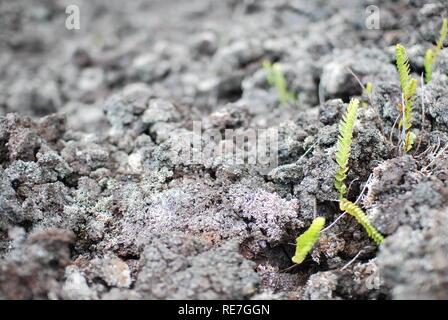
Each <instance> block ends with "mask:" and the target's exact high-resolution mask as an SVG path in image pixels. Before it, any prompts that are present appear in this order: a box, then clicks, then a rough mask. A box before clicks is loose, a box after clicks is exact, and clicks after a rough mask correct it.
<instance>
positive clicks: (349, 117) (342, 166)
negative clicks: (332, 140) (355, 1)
mask: <svg viewBox="0 0 448 320" xmlns="http://www.w3.org/2000/svg"><path fill="white" fill-rule="evenodd" d="M358 107H359V100H357V99H352V100H351V101H350V103H349V105H348V107H347V111H346V113H345V114H344V116H343V117H342V119H341V122H340V123H339V138H338V143H337V151H336V161H337V163H338V164H339V168H338V170H337V172H336V175H335V177H334V187H335V188H336V190H338V192H339V201H340V204H339V207H340V209H341V210H342V211H347V212H348V213H349V214H351V215H352V216H354V217H355V218H356V220H357V221H358V222H359V223H360V224H361V225H362V226H363V227H364V229H366V231H367V233H368V235H369V236H370V237H371V238H372V239H373V240H374V241H375V242H376V243H377V244H380V243H381V242H382V241H383V240H384V238H383V236H382V235H381V234H380V233H379V232H378V231H377V230H376V229H375V227H374V226H373V225H372V224H371V223H370V222H369V220H368V218H367V216H366V214H365V213H364V212H363V211H362V210H361V208H360V207H358V206H357V205H356V204H354V203H352V202H351V201H349V200H347V199H346V198H345V194H346V193H347V186H346V185H345V179H346V178H347V172H348V170H349V167H348V160H349V158H350V150H351V143H352V138H353V127H354V125H355V121H356V115H357V112H358Z"/></svg>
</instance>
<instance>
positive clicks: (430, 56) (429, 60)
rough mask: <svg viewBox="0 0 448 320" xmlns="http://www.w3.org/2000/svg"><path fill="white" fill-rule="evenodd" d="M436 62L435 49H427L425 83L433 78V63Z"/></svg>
mask: <svg viewBox="0 0 448 320" xmlns="http://www.w3.org/2000/svg"><path fill="white" fill-rule="evenodd" d="M434 62H435V56H434V51H432V50H431V49H428V50H426V55H425V83H428V82H429V81H431V78H432V65H433V64H434Z"/></svg>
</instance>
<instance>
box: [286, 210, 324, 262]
mask: <svg viewBox="0 0 448 320" xmlns="http://www.w3.org/2000/svg"><path fill="white" fill-rule="evenodd" d="M324 225H325V218H324V217H317V218H316V219H314V220H313V222H312V223H311V225H310V227H309V228H308V230H306V231H305V232H304V233H302V234H301V235H300V236H299V237H298V238H297V239H296V243H297V246H296V254H295V255H294V257H292V262H294V263H296V264H301V263H302V262H303V261H304V260H305V258H306V256H307V255H308V252H310V251H311V249H312V248H313V246H314V244H315V243H316V241H317V239H319V235H320V231H321V230H322V228H323V227H324Z"/></svg>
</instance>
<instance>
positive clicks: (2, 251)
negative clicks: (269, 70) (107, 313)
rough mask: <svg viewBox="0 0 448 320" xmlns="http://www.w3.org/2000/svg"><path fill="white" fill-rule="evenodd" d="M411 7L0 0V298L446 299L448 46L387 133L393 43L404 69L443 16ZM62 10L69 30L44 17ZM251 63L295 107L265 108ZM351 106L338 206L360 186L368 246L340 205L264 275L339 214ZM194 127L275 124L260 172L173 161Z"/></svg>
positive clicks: (266, 93) (59, 15)
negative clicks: (280, 79)
mask: <svg viewBox="0 0 448 320" xmlns="http://www.w3.org/2000/svg"><path fill="white" fill-rule="evenodd" d="M430 2H431V3H429V1H422V0H401V1H386V0H377V1H374V0H369V1H364V0H361V1H360V0H333V1H320V0H315V1H307V0H296V1H293V0H291V1H283V0H277V1H272V0H260V1H255V0H240V1H238V0H219V1H218V0H216V1H206V0H191V1H181V0H170V1H162V0H159V1H157V0H153V1H143V0H132V1H126V2H123V1H119V0H114V1H111V0H96V1H80V0H78V1H75V0H67V1H65V0H40V1H33V2H31V3H30V2H29V1H26V0H1V1H0V298H1V299H403V298H404V299H407V298H413V299H431V298H433V299H434V298H435V299H447V298H448V289H447V288H448V228H447V225H448V157H447V152H446V150H447V149H446V145H447V141H448V140H447V139H448V113H447V111H446V110H448V59H447V58H448V51H446V50H445V51H442V54H441V55H440V56H439V59H438V61H437V63H436V65H435V67H434V73H433V79H432V81H431V82H430V83H428V84H427V85H425V86H424V88H422V87H421V86H420V84H419V87H418V89H417V98H416V100H415V110H414V119H413V122H412V124H413V126H412V130H413V131H414V132H415V133H416V135H417V139H416V142H415V145H414V148H413V149H412V150H411V151H410V152H409V153H408V154H406V155H403V154H402V152H400V151H399V148H398V147H397V146H398V141H397V137H396V136H397V130H393V127H394V123H395V120H396V119H397V116H398V115H399V111H398V108H397V106H396V105H397V103H399V102H400V100H401V92H400V86H399V76H398V73H397V71H396V67H395V45H396V44H397V43H402V44H403V45H404V46H405V47H406V49H407V51H408V54H409V56H410V60H411V69H412V72H413V76H414V77H416V78H418V79H420V76H421V74H422V72H423V62H424V55H425V51H426V49H428V48H431V46H432V45H433V44H434V42H435V40H436V39H437V38H438V36H439V29H440V26H441V21H442V18H441V17H442V16H445V17H446V16H447V15H448V7H447V5H446V2H445V1H436V0H433V1H430ZM71 4H77V5H78V6H79V8H80V10H81V16H80V17H81V20H80V23H81V25H80V27H81V28H80V30H67V29H66V27H65V22H66V18H67V14H66V12H65V9H66V7H67V6H68V5H71ZM370 4H374V5H376V6H378V7H379V8H380V18H381V20H380V21H381V22H380V23H381V24H380V29H379V30H369V29H367V28H366V27H365V24H364V21H365V19H366V15H365V9H366V7H367V6H368V5H370ZM264 60H270V61H279V62H280V63H281V66H282V70H283V71H284V74H285V76H286V79H287V83H288V88H289V89H290V91H292V92H294V93H296V94H297V95H298V99H297V101H296V102H290V103H282V104H280V103H279V102H278V99H277V98H278V96H277V92H276V90H275V88H273V87H271V86H270V85H269V84H268V82H267V80H266V74H265V71H264V70H263V67H262V63H263V61H264ZM348 68H349V69H351V70H352V72H353V73H354V74H355V75H356V76H357V77H358V78H359V81H361V82H362V84H363V85H366V84H367V83H368V82H370V83H372V85H373V92H372V93H366V92H363V90H362V88H361V86H360V85H359V83H358V81H357V80H356V78H355V77H354V76H353V75H352V74H351V73H350V72H349V71H348ZM352 97H358V98H359V99H361V100H362V102H363V106H362V107H361V108H360V111H359V116H358V121H357V123H356V126H355V131H354V141H353V149H352V155H351V158H350V171H349V176H348V181H349V182H350V184H351V188H350V192H349V195H348V197H349V199H351V200H353V201H354V200H355V199H356V198H357V197H358V196H359V195H360V193H361V191H362V190H363V189H364V191H365V192H364V196H363V197H361V199H360V203H361V205H362V207H363V208H364V209H365V210H366V212H367V214H368V216H369V218H370V220H371V221H372V223H373V224H374V225H375V226H376V227H377V228H378V230H379V231H380V232H381V233H382V234H383V235H384V236H385V237H386V241H385V242H384V243H383V244H381V245H380V246H379V247H378V246H377V245H376V244H375V243H374V242H373V241H372V240H371V239H370V238H369V237H368V236H367V234H366V232H365V230H364V229H363V228H362V227H361V226H360V225H359V224H358V223H357V222H356V221H355V219H354V218H353V217H351V216H349V215H346V216H344V217H343V218H342V219H340V220H339V221H338V222H337V223H336V224H335V225H334V226H333V227H332V228H330V229H328V231H326V232H324V233H323V234H322V235H321V237H320V239H319V240H318V243H317V244H316V246H315V247H314V249H313V252H312V254H311V255H310V256H309V258H308V259H307V260H306V261H305V262H304V263H303V264H301V265H299V266H296V267H294V268H292V269H288V270H284V269H287V268H289V267H291V266H292V265H293V263H292V262H291V257H292V255H293V254H294V250H295V247H294V240H295V238H296V237H297V236H298V235H299V234H301V233H302V232H303V231H304V230H306V229H307V227H308V226H309V224H310V223H311V221H312V219H313V217H314V216H315V215H316V214H317V215H319V216H324V217H325V218H326V219H327V225H328V224H330V223H331V222H333V221H334V220H335V219H336V218H337V217H338V216H339V215H340V214H341V211H340V210H339V208H338V204H337V202H335V201H334V200H335V199H337V196H338V195H337V192H336V190H335V189H334V187H333V179H334V174H335V172H336V169H337V165H336V163H335V157H334V153H335V150H336V148H335V144H336V140H337V136H338V131H337V125H338V122H339V120H340V119H341V116H342V113H343V112H344V110H345V107H346V105H347V102H348V101H349V99H350V98H352ZM194 121H200V122H201V125H202V127H203V128H204V129H210V130H211V129H214V130H215V131H217V132H220V133H221V134H223V132H224V131H225V130H226V129H233V130H235V131H236V132H239V134H242V135H244V134H245V133H246V132H248V131H250V130H253V129H254V128H257V129H258V128H270V129H271V130H276V132H278V163H277V164H276V166H275V167H274V168H269V170H265V169H266V168H262V166H260V165H253V164H249V163H245V164H235V163H234V162H233V161H232V159H231V157H228V155H221V156H219V157H218V156H216V157H211V158H203V159H200V160H199V161H196V162H193V163H192V162H189V161H182V159H180V160H179V158H176V157H175V152H173V151H176V150H178V148H179V147H181V145H182V143H183V142H182V141H183V140H182V139H181V137H185V136H190V137H192V136H194V135H195V133H194V131H193V130H192V127H193V123H194ZM223 137H224V136H223ZM193 138H194V137H193ZM196 138H198V139H199V140H200V141H201V137H200V136H199V137H196ZM223 141H224V142H225V141H226V140H223ZM204 143H205V142H204ZM251 147H253V146H251V145H246V148H248V150H249V151H248V152H249V153H250V152H251V151H250V150H252V149H251ZM354 258H356V259H354ZM353 259H354V260H353ZM349 262H351V263H349Z"/></svg>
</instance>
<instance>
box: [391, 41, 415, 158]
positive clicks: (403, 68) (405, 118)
mask: <svg viewBox="0 0 448 320" xmlns="http://www.w3.org/2000/svg"><path fill="white" fill-rule="evenodd" d="M395 53H396V59H397V69H398V73H399V74H400V83H401V91H402V94H403V99H402V100H403V101H402V103H401V104H399V105H398V108H399V109H400V112H401V114H402V119H401V121H400V122H399V124H398V126H399V127H400V128H402V129H403V133H402V139H403V149H404V151H405V152H408V151H409V150H410V149H411V148H412V145H413V143H414V139H415V134H414V133H412V132H410V131H409V130H410V128H411V126H412V124H411V121H412V111H413V110H414V107H413V103H414V95H415V91H416V89H417V79H414V78H412V77H411V75H410V74H411V71H410V70H411V68H410V66H409V58H408V55H407V54H406V50H405V48H404V47H403V46H402V45H401V44H397V47H396V51H395Z"/></svg>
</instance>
